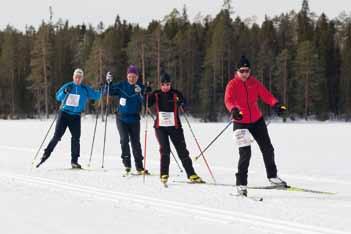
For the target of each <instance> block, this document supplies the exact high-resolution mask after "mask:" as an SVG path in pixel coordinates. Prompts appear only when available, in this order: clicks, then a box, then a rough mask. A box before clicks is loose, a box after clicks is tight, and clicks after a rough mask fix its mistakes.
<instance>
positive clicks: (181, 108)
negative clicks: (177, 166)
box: [180, 106, 216, 184]
mask: <svg viewBox="0 0 351 234" xmlns="http://www.w3.org/2000/svg"><path fill="white" fill-rule="evenodd" d="M180 110H181V112H183V114H184V119H185V121H186V123H187V124H188V127H189V129H190V132H191V135H193V138H194V140H195V142H196V145H197V148H198V149H199V151H200V155H201V156H202V158H203V159H204V162H205V164H206V167H207V169H208V171H209V173H210V175H211V177H212V179H213V182H214V183H215V184H216V179H215V177H214V176H213V173H212V170H211V168H210V166H209V165H208V162H207V160H206V157H205V155H204V153H203V151H202V149H201V146H200V144H199V141H198V140H197V138H196V136H195V133H194V131H193V128H192V127H191V125H190V122H189V120H188V117H187V114H186V113H185V111H184V108H183V107H182V106H180Z"/></svg>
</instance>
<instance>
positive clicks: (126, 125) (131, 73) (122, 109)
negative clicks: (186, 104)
mask: <svg viewBox="0 0 351 234" xmlns="http://www.w3.org/2000/svg"><path fill="white" fill-rule="evenodd" d="M143 92H144V85H143V84H142V83H141V82H140V80H139V77H138V69H137V67H136V66H134V65H130V66H129V67H128V69H127V79H126V80H124V81H121V82H118V83H115V84H112V85H111V87H110V95H111V96H117V97H118V98H119V101H118V105H117V112H116V123H117V129H118V132H119V135H120V144H121V150H122V154H121V158H122V162H123V165H124V167H125V170H126V173H127V174H129V173H130V172H131V153H130V148H129V141H130V143H131V146H132V151H133V156H134V163H135V168H136V170H137V172H138V173H139V174H149V173H148V171H147V170H145V169H144V166H143V159H144V158H143V155H142V150H141V144H140V112H141V108H142V105H143Z"/></svg>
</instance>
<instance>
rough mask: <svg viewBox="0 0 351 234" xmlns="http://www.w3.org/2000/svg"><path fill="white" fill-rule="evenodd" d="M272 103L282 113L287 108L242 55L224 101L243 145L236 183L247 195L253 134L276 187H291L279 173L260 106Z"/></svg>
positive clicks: (239, 141) (243, 193)
mask: <svg viewBox="0 0 351 234" xmlns="http://www.w3.org/2000/svg"><path fill="white" fill-rule="evenodd" d="M259 99H260V100H262V101H263V102H264V103H265V104H267V105H269V106H271V107H272V108H273V109H274V110H275V111H276V112H277V114H278V115H280V114H282V113H283V112H284V111H285V110H286V109H287V108H286V107H285V106H284V105H282V104H280V103H279V102H278V100H277V99H276V98H275V97H274V96H273V95H272V94H271V93H270V92H269V91H268V90H267V89H266V88H265V87H264V86H263V84H262V83H261V82H260V81H258V80H257V79H256V78H255V77H254V76H253V75H251V70H250V62H249V60H248V59H247V58H246V57H245V56H242V57H241V59H240V62H239V64H238V70H237V72H236V73H235V75H234V78H233V79H232V80H230V81H229V83H228V84H227V87H226V90H225V97H224V102H225V106H226V108H227V109H228V111H230V112H231V114H232V118H233V121H234V136H235V138H236V140H237V144H238V146H239V155H240V158H239V163H238V172H237V173H236V185H237V190H238V193H239V194H240V195H244V196H247V173H248V168H249V164H250V158H251V146H250V143H251V141H252V140H251V135H252V137H253V138H254V139H255V141H256V142H257V144H258V145H259V147H260V150H261V152H262V154H263V160H264V164H265V167H266V173H267V177H268V180H269V181H270V183H271V184H273V185H275V186H287V184H286V182H285V181H283V180H282V179H280V178H279V177H278V176H277V167H276V164H275V160H274V148H273V146H272V143H271V140H270V137H269V135H268V131H267V126H266V123H265V121H264V118H263V116H262V113H261V111H260V109H259V107H258V103H257V101H258V100H259Z"/></svg>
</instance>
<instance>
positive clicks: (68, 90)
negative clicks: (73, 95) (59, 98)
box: [63, 86, 72, 94]
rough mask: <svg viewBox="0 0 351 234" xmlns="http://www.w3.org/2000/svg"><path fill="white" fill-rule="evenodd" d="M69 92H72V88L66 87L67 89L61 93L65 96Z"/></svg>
mask: <svg viewBox="0 0 351 234" xmlns="http://www.w3.org/2000/svg"><path fill="white" fill-rule="evenodd" d="M71 90H72V87H71V86H68V87H67V88H65V90H63V92H64V93H65V94H67V93H70V92H71Z"/></svg>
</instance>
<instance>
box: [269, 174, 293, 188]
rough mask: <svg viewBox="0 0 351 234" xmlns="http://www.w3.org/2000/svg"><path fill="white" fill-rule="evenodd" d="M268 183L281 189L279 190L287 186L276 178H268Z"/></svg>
mask: <svg viewBox="0 0 351 234" xmlns="http://www.w3.org/2000/svg"><path fill="white" fill-rule="evenodd" d="M268 180H269V182H270V183H271V185H273V186H277V187H279V188H280V187H281V188H286V187H287V186H288V185H287V183H286V182H285V181H284V180H282V179H280V178H279V177H278V176H277V177H272V178H268Z"/></svg>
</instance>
